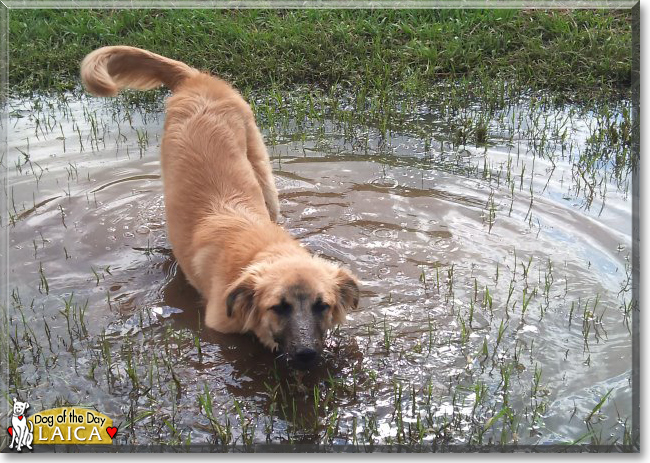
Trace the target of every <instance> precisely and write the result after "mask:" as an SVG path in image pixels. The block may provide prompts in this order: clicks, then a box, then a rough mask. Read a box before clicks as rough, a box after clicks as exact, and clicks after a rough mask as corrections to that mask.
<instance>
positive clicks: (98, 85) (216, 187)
mask: <svg viewBox="0 0 650 463" xmlns="http://www.w3.org/2000/svg"><path fill="white" fill-rule="evenodd" d="M81 79H82V82H83V84H84V86H85V88H86V89H87V90H88V91H89V92H90V93H92V94H94V95H97V96H114V95H116V94H117V93H118V92H119V91H120V90H121V89H123V88H131V89H138V90H147V89H152V88H155V87H158V86H160V85H164V86H166V87H167V88H169V89H170V90H171V92H172V96H170V97H169V98H168V99H167V103H166V120H165V126H164V134H163V139H162V143H161V165H162V178H163V189H164V200H165V214H166V216H167V231H168V236H169V241H170V243H171V246H172V250H173V253H174V256H175V258H176V260H177V261H178V263H179V265H180V267H181V269H182V271H183V273H184V274H185V276H186V278H187V279H188V281H189V282H190V284H191V285H192V286H194V287H195V288H196V289H197V290H198V291H199V293H200V294H201V295H202V297H203V298H204V299H205V303H206V307H205V317H204V320H205V325H206V326H207V327H209V328H212V329H214V330H216V331H219V332H223V333H244V332H252V333H254V334H255V335H256V336H257V338H258V339H259V340H260V341H261V343H262V344H264V345H265V346H267V347H269V348H270V349H272V350H274V351H275V350H279V351H280V352H281V355H282V356H286V357H287V358H288V359H289V361H290V362H291V363H292V364H294V365H295V366H296V367H297V368H299V369H305V368H308V367H310V366H311V365H313V364H314V362H315V361H316V360H317V359H318V357H320V354H321V353H322V349H323V338H324V335H325V334H326V332H327V330H328V329H330V328H331V327H333V326H335V325H336V324H340V323H341V322H343V321H344V319H345V315H346V313H347V312H348V311H349V310H353V309H355V308H357V307H358V303H359V284H358V280H357V279H356V277H355V276H354V275H352V273H351V272H350V271H349V270H347V269H344V268H341V267H339V266H337V265H335V264H333V263H331V262H328V261H326V260H324V259H322V258H320V257H317V256H314V255H311V254H310V253H309V252H308V251H307V250H306V249H305V248H304V247H303V246H302V245H301V244H300V243H299V242H298V241H297V240H295V239H294V238H293V237H291V235H290V234H289V233H288V232H287V231H286V230H284V229H283V228H282V227H280V226H279V225H278V224H277V223H276V222H277V218H278V214H279V201H278V192H277V190H276V187H275V182H274V180H273V174H272V172H271V164H270V160H269V156H268V153H267V150H266V147H265V145H264V141H263V138H262V135H261V133H260V131H259V129H258V127H257V125H256V123H255V117H254V115H253V111H252V109H251V108H250V106H249V105H248V103H246V101H244V99H243V97H242V96H241V95H240V94H239V92H237V91H236V90H235V89H234V88H233V87H232V86H231V85H230V84H228V83H227V82H225V81H224V80H222V79H220V78H218V77H215V76H211V75H209V74H207V73H204V72H200V71H198V70H197V69H194V68H192V67H190V66H188V65H187V64H185V63H183V62H180V61H175V60H172V59H169V58H166V57H163V56H160V55H158V54H155V53H152V52H150V51H147V50H142V49H139V48H134V47H128V46H109V47H103V48H99V49H97V50H95V51H93V52H91V53H90V54H88V55H87V56H86V57H85V58H84V59H83V61H82V63H81Z"/></svg>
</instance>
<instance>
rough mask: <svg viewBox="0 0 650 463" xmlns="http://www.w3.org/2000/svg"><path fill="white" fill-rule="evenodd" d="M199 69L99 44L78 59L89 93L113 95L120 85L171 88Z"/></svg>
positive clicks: (138, 52) (136, 51)
mask: <svg viewBox="0 0 650 463" xmlns="http://www.w3.org/2000/svg"><path fill="white" fill-rule="evenodd" d="M196 74H199V71H198V70H196V69H194V68H192V67H190V66H188V65H187V64H185V63H181V62H180V61H175V60H173V59H169V58H165V57H164V56H160V55H157V54H155V53H152V52H150V51H147V50H142V49H141V48H135V47H127V46H113V47H102V48H98V49H97V50H95V51H93V52H91V53H89V54H88V55H86V57H85V58H84V60H83V61H82V62H81V81H82V82H83V84H84V87H86V90H88V91H89V92H90V93H92V94H94V95H97V96H114V95H117V93H118V92H119V91H120V90H121V89H123V88H133V89H137V90H149V89H151V88H155V87H158V86H160V85H164V86H166V87H168V88H169V89H170V90H172V91H174V89H175V88H176V87H178V85H179V84H180V83H181V82H182V81H183V80H185V79H186V78H187V77H190V76H193V75H196Z"/></svg>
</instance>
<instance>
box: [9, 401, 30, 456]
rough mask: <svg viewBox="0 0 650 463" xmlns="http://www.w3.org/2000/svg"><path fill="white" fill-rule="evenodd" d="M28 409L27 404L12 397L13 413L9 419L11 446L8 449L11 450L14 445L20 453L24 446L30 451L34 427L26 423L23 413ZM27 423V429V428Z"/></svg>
mask: <svg viewBox="0 0 650 463" xmlns="http://www.w3.org/2000/svg"><path fill="white" fill-rule="evenodd" d="M28 408H29V403H27V402H20V401H18V400H16V398H15V397H14V413H13V416H12V417H11V428H12V430H11V431H12V433H11V444H9V448H10V449H12V448H13V447H14V444H16V450H17V451H18V452H20V451H21V450H22V447H23V446H25V447H27V448H28V449H29V450H32V441H33V440H34V425H33V424H32V423H31V422H28V421H27V415H25V412H26V411H27V409H28ZM28 423H29V427H28Z"/></svg>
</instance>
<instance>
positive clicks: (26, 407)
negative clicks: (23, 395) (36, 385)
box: [25, 402, 29, 410]
mask: <svg viewBox="0 0 650 463" xmlns="http://www.w3.org/2000/svg"><path fill="white" fill-rule="evenodd" d="M28 408H29V402H25V410H27V409H28Z"/></svg>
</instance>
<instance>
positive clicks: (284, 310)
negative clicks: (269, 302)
mask: <svg viewBox="0 0 650 463" xmlns="http://www.w3.org/2000/svg"><path fill="white" fill-rule="evenodd" d="M271 310H272V311H273V312H275V313H276V314H278V315H289V314H290V313H291V304H289V303H288V302H284V301H283V302H281V303H279V304H276V305H274V306H271Z"/></svg>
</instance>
